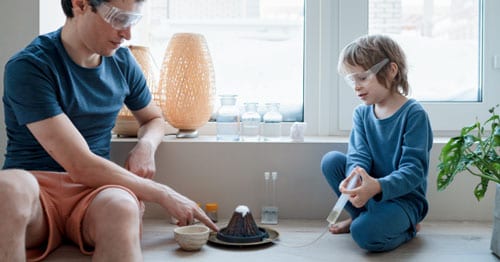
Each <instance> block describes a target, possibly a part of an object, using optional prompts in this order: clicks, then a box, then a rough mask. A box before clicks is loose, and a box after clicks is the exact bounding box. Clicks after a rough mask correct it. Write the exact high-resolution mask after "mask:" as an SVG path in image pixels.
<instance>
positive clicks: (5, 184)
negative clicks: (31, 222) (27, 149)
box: [0, 169, 40, 222]
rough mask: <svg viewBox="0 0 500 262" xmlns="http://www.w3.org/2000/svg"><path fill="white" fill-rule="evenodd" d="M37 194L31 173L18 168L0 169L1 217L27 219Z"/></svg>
mask: <svg viewBox="0 0 500 262" xmlns="http://www.w3.org/2000/svg"><path fill="white" fill-rule="evenodd" d="M39 194H40V189H39V187H38V182H37V180H36V178H35V177H34V176H33V175H32V174H31V173H29V172H27V171H24V170H20V169H10V170H1V171H0V210H2V213H3V215H2V217H3V218H8V217H12V218H15V219H16V220H18V219H19V220H20V221H19V222H23V221H24V220H23V219H26V221H27V220H28V219H29V217H30V216H31V215H32V214H31V212H32V210H34V205H35V203H36V201H37V200H38V199H39Z"/></svg>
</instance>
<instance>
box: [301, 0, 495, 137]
mask: <svg viewBox="0 0 500 262" xmlns="http://www.w3.org/2000/svg"><path fill="white" fill-rule="evenodd" d="M382 2H385V5H386V6H385V7H386V9H385V10H382V9H381V10H379V11H377V10H376V4H380V3H382ZM388 2H390V3H388ZM407 5H408V6H409V8H411V9H410V10H411V12H412V13H410V12H408V11H407V10H408V8H407V7H406V6H407ZM412 5H413V6H412ZM416 7H419V8H416ZM336 8H337V10H338V11H335V9H336ZM499 8H500V2H499V1H495V0H450V1H437V0H435V1H432V0H355V1H336V3H335V6H334V7H333V9H332V12H333V13H334V15H338V23H337V26H338V28H337V29H336V30H331V31H332V32H334V33H333V34H334V35H333V36H331V38H333V39H336V40H337V41H338V42H339V43H340V45H339V46H338V48H339V49H337V50H335V51H333V52H337V54H338V51H339V50H340V49H341V48H342V47H343V46H344V45H345V44H347V43H349V42H350V41H352V40H353V39H355V38H357V37H358V36H360V35H363V34H366V33H369V32H373V33H375V32H383V33H387V34H392V35H394V32H391V31H390V29H389V28H385V29H384V28H380V27H377V26H376V22H375V21H376V20H375V14H376V13H377V12H379V14H380V13H385V15H386V16H387V15H388V14H389V13H391V12H393V11H394V10H395V9H399V10H398V12H399V13H400V14H399V16H401V17H400V18H399V20H398V21H400V22H401V23H400V24H399V25H398V23H394V24H395V25H396V26H397V27H399V26H401V24H403V25H404V26H405V27H406V28H404V29H407V31H403V30H400V31H399V33H398V34H397V35H396V36H394V38H396V40H398V42H400V44H401V45H403V48H405V51H406V53H407V56H408V59H409V64H410V75H409V78H410V79H409V80H410V85H411V86H412V87H413V89H414V90H413V92H414V93H413V94H412V95H413V96H414V97H415V98H416V99H417V100H419V101H421V102H422V104H423V106H424V107H425V108H426V110H427V111H428V113H429V116H430V119H431V125H432V127H433V129H434V131H435V135H437V136H439V135H451V134H456V132H457V130H459V129H460V128H461V127H462V126H465V125H468V124H471V123H472V122H473V121H475V120H476V117H478V118H480V119H486V117H487V116H488V115H489V113H488V109H489V108H490V107H492V106H494V105H495V104H497V103H500V99H499V97H500V88H499V86H498V85H499V83H500V73H499V69H500V61H499V59H500V58H499V57H498V46H500V34H499V32H498V30H496V29H495V26H494V25H495V24H498V23H500V18H499V17H498V16H495V13H494V11H493V10H500V9H499ZM464 10H467V16H466V15H464V14H463V13H462V12H465V11H464ZM426 12H427V13H431V14H432V15H430V16H429V15H428V17H426V18H424V17H425V13H426ZM455 12H456V13H458V16H459V19H456V20H453V16H454V15H453V14H454V13H455ZM337 13H338V14H337ZM415 14H417V15H415ZM418 14H420V15H418ZM405 15H406V18H404V19H403V17H404V16H405ZM370 17H371V18H370ZM411 19H414V21H413V22H412V21H411ZM409 20H410V21H409ZM427 20H428V21H432V23H430V25H432V27H429V26H428V25H429V23H416V22H418V21H427ZM446 20H448V21H446ZM466 20H468V21H466ZM419 24H420V25H427V27H426V26H423V27H422V26H420V28H418V29H417V28H414V29H411V28H408V27H411V26H409V25H413V26H414V27H415V26H417V27H418V26H419ZM458 25H460V27H461V29H465V30H463V31H462V32H460V33H461V34H463V36H465V38H464V37H463V36H460V38H457V37H456V36H453V35H452V34H453V33H457V32H459V31H460V30H455V29H454V26H458ZM429 28H432V30H430V31H429ZM411 30H413V32H412V31H411ZM426 30H427V31H426ZM416 32H418V34H416ZM421 32H424V33H425V32H427V33H429V32H431V33H432V34H433V37H432V38H431V37H428V36H422V33H421ZM412 41H413V42H412ZM412 45H417V48H413V47H412ZM428 46H432V48H431V49H430V48H427V47H428ZM424 47H425V48H424ZM494 48H496V49H497V50H495V49H494ZM430 50H432V51H430ZM495 51H496V52H497V53H496V54H495ZM428 52H432V53H434V55H430V56H426V55H427V53H428ZM334 59H335V61H337V60H338V58H336V57H335V58H334ZM412 59H413V61H411V60H412ZM412 63H413V64H412ZM332 83H333V84H332V86H334V93H335V94H338V95H339V96H338V97H339V99H338V100H336V101H337V103H338V104H337V105H335V107H334V108H333V110H332V111H335V109H337V111H336V112H337V113H338V114H336V113H333V114H331V115H330V121H329V123H328V124H329V126H328V130H329V131H330V134H332V133H346V132H347V131H348V130H349V129H350V127H351V114H352V110H353V109H354V107H355V106H356V105H357V104H359V102H358V101H355V98H354V97H353V96H352V91H351V90H349V89H348V88H347V87H346V86H345V84H344V83H342V81H341V79H339V78H338V77H337V76H334V77H333V79H332ZM420 86H424V87H422V88H421V87H420ZM427 86H429V88H426V87H427ZM417 89H418V91H417ZM306 121H307V108H306Z"/></svg>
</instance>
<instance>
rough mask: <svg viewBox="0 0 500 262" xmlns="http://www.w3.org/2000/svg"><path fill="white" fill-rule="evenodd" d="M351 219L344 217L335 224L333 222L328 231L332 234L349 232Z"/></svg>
mask: <svg viewBox="0 0 500 262" xmlns="http://www.w3.org/2000/svg"><path fill="white" fill-rule="evenodd" d="M351 223H352V219H350V218H349V219H346V220H344V221H340V222H338V223H336V224H333V225H331V226H330V227H329V229H328V230H329V231H330V232H331V233H332V234H347V233H349V232H351V230H350V227H351Z"/></svg>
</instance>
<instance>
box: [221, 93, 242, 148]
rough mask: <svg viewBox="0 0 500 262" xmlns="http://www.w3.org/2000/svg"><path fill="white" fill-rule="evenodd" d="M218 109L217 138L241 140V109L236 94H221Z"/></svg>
mask: <svg viewBox="0 0 500 262" xmlns="http://www.w3.org/2000/svg"><path fill="white" fill-rule="evenodd" d="M220 103H221V106H220V107H219V109H218V110H217V117H216V120H215V121H216V125H217V140H221V141H238V140H240V111H239V109H238V107H236V95H221V96H220Z"/></svg>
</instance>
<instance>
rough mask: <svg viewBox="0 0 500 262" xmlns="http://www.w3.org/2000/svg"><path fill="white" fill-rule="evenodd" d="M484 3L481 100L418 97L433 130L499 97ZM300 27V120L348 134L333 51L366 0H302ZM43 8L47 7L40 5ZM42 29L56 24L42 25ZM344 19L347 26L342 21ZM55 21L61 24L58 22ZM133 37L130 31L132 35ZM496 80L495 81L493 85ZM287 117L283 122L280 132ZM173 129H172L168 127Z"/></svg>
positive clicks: (490, 8)
mask: <svg viewBox="0 0 500 262" xmlns="http://www.w3.org/2000/svg"><path fill="white" fill-rule="evenodd" d="M478 1H481V5H480V6H482V7H483V8H480V9H481V10H482V11H483V19H482V20H481V22H480V26H482V27H481V29H480V32H481V33H480V34H481V35H482V37H483V42H482V43H481V53H480V55H481V56H482V59H481V64H480V67H481V72H480V77H482V83H483V94H484V96H483V97H484V100H483V101H482V102H453V103H451V102H447V103H439V102H422V104H423V106H424V108H425V109H426V110H427V112H428V113H429V116H430V120H431V125H432V128H433V130H434V135H435V136H450V135H454V134H456V133H457V132H458V131H459V130H460V129H461V128H462V127H463V126H466V125H470V124H471V123H473V122H474V121H475V120H476V119H486V118H487V117H489V113H488V109H489V108H491V107H492V106H493V105H495V104H498V103H500V101H499V100H500V99H499V98H500V87H499V86H498V85H500V55H495V51H496V52H499V51H498V50H495V47H498V46H500V31H498V30H495V28H494V25H495V24H500V17H495V14H494V11H495V10H500V1H496V0H478ZM52 3H53V5H52V7H57V8H53V9H51V10H52V12H40V19H41V21H42V22H43V21H45V20H47V19H48V18H49V17H52V19H53V17H54V16H55V17H60V18H61V20H63V19H64V14H62V12H61V11H60V6H59V5H60V3H59V2H57V1H53V2H52ZM304 9H305V22H304V25H305V28H304V30H305V32H304V38H305V40H304V41H305V42H304V76H303V79H304V80H303V81H304V104H303V107H304V122H307V124H308V126H307V131H306V135H308V136H347V135H348V134H349V131H350V129H351V124H352V111H353V110H354V107H355V106H356V105H358V104H359V101H358V100H357V98H356V97H355V96H354V95H353V93H352V90H351V89H350V88H348V87H347V85H346V84H345V83H344V81H343V80H342V79H341V77H339V75H338V74H337V72H336V67H337V62H338V54H339V52H340V50H341V49H342V47H343V46H344V45H346V44H347V43H349V42H351V41H352V40H353V39H355V38H357V37H358V36H360V35H363V34H366V33H367V32H368V0H351V1H341V0H305V3H304ZM45 10H47V9H45ZM42 22H41V23H40V32H41V33H45V32H49V31H52V30H55V29H56V28H50V26H43V25H44V23H42ZM344 25H348V26H344ZM58 26H60V25H58ZM132 37H133V36H132ZM495 84H496V85H495ZM291 124H292V123H284V124H283V131H284V132H283V134H284V135H287V132H286V130H289V127H290V126H291ZM172 130H175V129H172ZM199 131H200V134H202V135H214V134H215V123H207V124H206V125H205V126H204V127H202V128H200V130H199Z"/></svg>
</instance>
